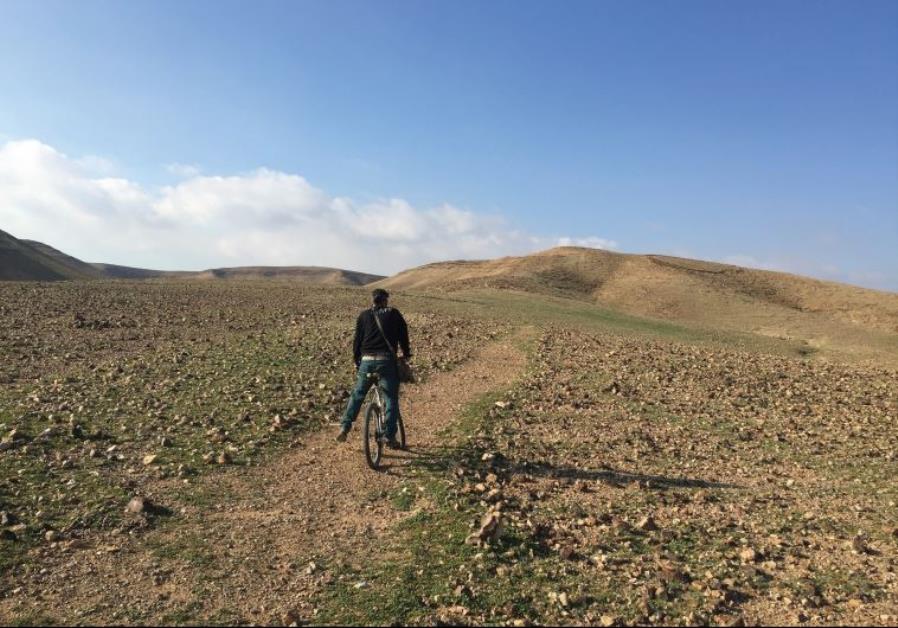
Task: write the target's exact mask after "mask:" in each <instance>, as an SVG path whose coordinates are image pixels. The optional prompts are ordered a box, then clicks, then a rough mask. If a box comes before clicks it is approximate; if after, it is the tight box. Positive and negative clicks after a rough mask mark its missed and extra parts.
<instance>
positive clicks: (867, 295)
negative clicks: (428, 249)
mask: <svg viewBox="0 0 898 628" xmlns="http://www.w3.org/2000/svg"><path fill="white" fill-rule="evenodd" d="M375 285H380V286H384V287H390V288H393V289H399V290H429V289H440V290H470V289H477V288H499V289H503V290H514V291H523V292H528V293H537V294H544V295H553V296H562V297H567V298H573V299H578V300H583V301H588V302H591V303H595V304H599V305H602V306H605V307H608V308H612V309H615V310H618V311H622V312H626V313H628V314H635V315H638V316H645V317H650V318H657V319H664V320H669V321H676V322H681V323H689V324H694V325H700V326H704V327H714V328H723V329H729V330H738V331H747V332H752V333H755V334H761V335H766V336H773V337H777V338H784V339H803V340H805V341H807V342H808V343H809V345H810V346H811V349H813V348H820V347H824V346H830V345H834V344H836V345H844V346H845V347H848V346H850V345H852V344H860V345H866V346H870V345H876V344H882V342H883V339H884V338H885V342H886V344H888V345H889V346H890V347H891V348H892V349H898V346H896V342H895V339H896V334H898V294H894V293H888V292H880V291H877V290H870V289H865V288H859V287H856V286H850V285H846V284H840V283H835V282H830V281H822V280H818V279H811V278H808V277H800V276H797V275H791V274H788V273H781V272H772V271H766V270H756V269H751V268H743V267H740V266H732V265H728V264H720V263H715V262H705V261H699V260H691V259H683V258H677V257H669V256H663V255H633V254H623V253H613V252H610V251H603V250H598V249H586V248H579V247H560V248H555V249H550V250H548V251H543V252H540V253H536V254H533V255H527V256H522V257H504V258H500V259H494V260H486V261H474V262H468V261H464V262H462V261H455V262H444V263H436V264H428V265H425V266H421V267H418V268H413V269H410V270H407V271H404V272H401V273H399V274H398V275H395V276H393V277H390V278H388V279H386V280H383V281H381V282H378V283H377V284H375ZM871 334H872V335H871Z"/></svg>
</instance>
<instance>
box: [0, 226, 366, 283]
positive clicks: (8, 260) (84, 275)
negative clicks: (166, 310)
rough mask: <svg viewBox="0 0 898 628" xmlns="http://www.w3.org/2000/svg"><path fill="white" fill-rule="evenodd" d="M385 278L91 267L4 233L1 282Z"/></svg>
mask: <svg viewBox="0 0 898 628" xmlns="http://www.w3.org/2000/svg"><path fill="white" fill-rule="evenodd" d="M383 278H384V277H383V276H382V275H372V274H369V273H362V272H356V271H351V270H343V269H340V268H325V267H320V266H246V267H237V268H214V269H210V270H203V271H166V270H151V269H147V268H133V267H130V266H119V265H117V264H102V263H96V264H89V263H87V262H82V261H81V260H79V259H76V258H74V257H72V256H71V255H67V254H65V253H63V252H62V251H59V250H57V249H55V248H53V247H52V246H49V245H47V244H44V243H43V242H36V241H34V240H19V239H18V238H16V237H14V236H12V235H10V234H8V233H6V232H4V231H0V281H61V280H81V279H202V280H207V279H208V280H211V279H246V280H252V279H283V280H290V281H302V282H307V283H316V284H326V285H342V286H361V285H365V284H368V283H371V282H374V281H379V280H381V279H383Z"/></svg>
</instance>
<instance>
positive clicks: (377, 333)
mask: <svg viewBox="0 0 898 628" xmlns="http://www.w3.org/2000/svg"><path fill="white" fill-rule="evenodd" d="M371 297H372V301H373V304H372V306H371V307H370V308H368V309H366V310H363V311H362V313H361V314H359V317H358V319H357V320H356V323H355V339H354V340H353V343H352V355H353V361H354V362H355V367H356V370H357V372H358V378H357V380H356V385H355V389H354V390H353V391H352V394H351V395H350V397H349V403H348V405H347V406H346V412H344V413H343V421H342V426H341V429H340V433H339V434H338V435H337V441H338V442H341V443H343V442H345V441H346V438H347V436H348V435H349V430H351V429H352V423H353V422H354V421H355V419H356V417H358V415H359V410H361V408H362V403H363V402H364V401H365V396H366V395H367V394H368V390H369V389H370V388H371V385H372V380H371V378H369V377H368V375H369V374H371V373H377V374H378V375H380V386H381V389H382V390H383V392H384V396H385V397H386V418H387V425H386V438H387V446H388V447H390V448H392V449H400V448H401V446H400V444H399V441H397V440H396V431H397V429H398V424H399V416H400V414H399V370H398V365H397V359H401V360H408V359H409V358H411V356H412V352H411V349H410V348H409V342H408V326H407V325H406V323H405V319H404V318H403V317H402V314H401V313H400V312H399V310H397V309H395V308H392V307H390V306H389V299H390V295H389V293H388V292H387V291H386V290H383V289H381V288H378V289H377V290H375V291H374V292H372V293H371ZM397 346H398V347H400V348H401V349H402V356H401V357H400V356H397V355H396V349H395V348H394V347H397Z"/></svg>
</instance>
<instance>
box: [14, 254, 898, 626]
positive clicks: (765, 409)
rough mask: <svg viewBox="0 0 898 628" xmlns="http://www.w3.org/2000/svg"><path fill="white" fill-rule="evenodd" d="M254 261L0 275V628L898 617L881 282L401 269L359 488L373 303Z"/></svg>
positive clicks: (551, 269) (491, 267)
mask: <svg viewBox="0 0 898 628" xmlns="http://www.w3.org/2000/svg"><path fill="white" fill-rule="evenodd" d="M8 250H9V251H13V245H10V247H9V249H8ZM29 251H38V252H39V253H41V251H40V249H39V248H37V247H34V246H31V248H30V249H29ZM14 254H15V255H20V256H21V255H22V249H21V248H19V249H16V250H14V251H13V252H11V253H8V255H9V256H10V259H12V257H11V256H12V255H14ZM41 254H42V255H44V256H45V257H46V258H53V256H51V255H50V254H49V253H48V252H46V251H43V252H42V253H41ZM30 255H32V256H31V257H30V259H31V260H32V261H31V262H29V263H34V264H36V263H37V262H35V261H34V260H38V261H42V263H44V264H47V265H49V264H50V262H47V261H46V260H45V259H44V258H38V257H35V256H34V255H33V254H30ZM4 259H5V258H4ZM72 259H74V258H72ZM55 261H56V263H60V262H59V258H58V257H56V258H55ZM75 261H77V260H75ZM68 263H70V262H68ZM34 267H35V266H33V267H32V268H34ZM56 268H57V270H58V268H59V267H58V266H57V267H56ZM93 268H96V266H93ZM82 270H83V269H82ZM251 274H252V277H250V278H247V277H246V276H244V275H241V274H240V273H237V274H236V275H231V276H229V277H228V278H227V280H219V279H221V278H220V277H211V278H206V280H200V279H199V278H197V277H184V276H180V277H179V276H169V277H155V278H152V279H150V280H149V281H136V280H132V279H116V280H112V279H109V278H108V276H96V277H93V278H91V279H89V280H88V279H84V278H83V277H79V278H77V280H70V281H57V282H45V281H21V282H0V436H2V443H0V511H2V515H0V516H2V522H0V523H2V535H3V538H2V540H0V549H2V551H0V623H3V624H20V625H21V624H55V623H63V624H122V623H127V624H146V625H152V624H159V623H167V624H197V623H210V624H229V625H233V624H238V625H249V624H276V625H306V624H346V623H349V624H372V623H373V624H394V623H402V624H420V625H433V624H492V625H512V626H522V625H531V624H564V625H575V624H598V625H608V626H612V625H635V624H640V625H645V624H655V625H664V624H678V625H697V624H714V625H748V624H791V625H840V624H876V625H889V624H895V623H896V622H898V575H896V558H898V527H896V526H898V523H896V522H898V506H896V501H898V487H896V483H895V482H894V478H895V477H896V474H898V460H896V455H898V427H896V418H898V383H896V382H898V370H896V368H898V361H896V360H898V350H896V347H898V328H896V312H898V306H896V299H898V296H896V295H894V294H889V293H880V292H875V291H868V290H863V289H859V288H854V287H850V286H843V285H840V284H830V283H826V282H818V281H817V280H810V279H806V278H798V277H793V276H788V275H782V274H779V273H765V272H764V271H752V270H748V269H739V268H738V267H727V266H723V265H716V264H711V263H707V262H697V261H693V260H677V259H672V258H662V257H658V256H623V255H619V254H613V253H605V252H601V251H586V250H583V249H554V250H553V251H549V252H546V253H543V254H539V255H535V256H530V257H527V258H506V259H504V260H495V261H489V262H465V263H446V264H442V265H431V266H428V267H424V268H422V269H412V270H410V271H407V272H406V273H401V274H399V275H397V276H395V277H392V278H389V279H385V280H382V281H381V283H377V284H374V285H386V286H389V287H390V288H391V291H393V293H394V297H393V302H394V305H396V306H397V307H398V308H400V309H401V310H402V311H403V313H404V314H405V316H406V318H407V320H408V322H409V326H410V328H411V333H412V343H413V348H414V350H415V359H414V366H415V368H416V369H417V372H418V374H419V376H420V382H419V383H418V384H416V385H413V386H407V387H405V388H404V389H403V402H402V403H403V413H404V417H405V421H406V426H407V429H408V433H409V447H408V449H407V450H406V451H401V452H396V453H393V454H391V455H390V457H389V458H388V461H387V462H388V464H387V467H386V469H385V470H384V471H383V472H380V473H376V472H373V471H371V470H369V469H368V468H367V466H366V464H365V460H364V456H363V454H362V443H361V438H360V436H359V429H358V425H359V424H358V423H357V424H356V429H355V430H354V431H353V432H352V434H351V438H350V441H349V442H348V443H346V444H343V445H338V444H336V443H334V442H333V436H334V434H335V431H336V424H335V421H336V419H337V417H338V416H339V415H340V413H341V412H342V410H343V407H344V404H345V401H346V397H347V395H348V391H349V388H350V386H351V384H352V381H353V366H352V363H351V350H350V343H351V331H352V329H353V324H354V320H355V316H356V314H357V313H358V310H359V309H361V308H362V307H364V305H365V304H366V302H367V299H368V293H369V291H370V288H369V287H360V286H356V285H351V283H352V282H351V281H349V282H347V281H344V280H340V281H339V282H338V281H334V280H333V275H328V277H330V279H328V280H327V281H325V282H323V283H311V282H310V281H315V280H314V279H312V280H310V281H300V280H297V279H296V278H292V279H286V278H284V277H274V278H264V277H265V275H264V273H261V278H260V276H259V275H260V273H251ZM120 276H122V275H120ZM70 279H71V278H70ZM375 279H378V278H376V277H375ZM340 284H346V285H340ZM695 304H699V305H700V306H701V307H698V306H696V305H695Z"/></svg>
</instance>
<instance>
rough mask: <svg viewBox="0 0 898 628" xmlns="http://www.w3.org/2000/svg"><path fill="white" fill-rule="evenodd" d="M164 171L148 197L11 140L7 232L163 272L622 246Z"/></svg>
mask: <svg viewBox="0 0 898 628" xmlns="http://www.w3.org/2000/svg"><path fill="white" fill-rule="evenodd" d="M166 168H167V170H168V171H169V172H170V173H172V174H174V175H176V176H177V177H178V178H179V180H178V181H177V183H175V184H173V185H169V186H163V187H160V188H155V189H150V188H147V187H146V186H143V185H141V184H140V183H139V182H136V181H131V180H128V179H125V178H120V177H115V176H112V175H111V173H112V172H114V170H115V169H114V166H113V164H111V163H110V162H108V161H106V160H103V159H102V158H99V157H95V156H86V157H82V158H79V159H74V158H71V157H69V156H67V155H65V154H63V153H61V152H60V151H58V150H56V149H55V148H53V147H51V146H48V145H47V144H45V143H42V142H40V141H38V140H33V139H29V140H17V141H8V142H6V143H5V144H2V145H0V229H3V230H4V231H8V232H10V233H12V234H13V235H15V236H17V237H23V238H31V239H39V240H42V241H44V242H46V243H47V244H50V245H51V246H54V247H56V248H59V249H61V250H63V251H65V252H67V253H70V254H72V255H75V256H77V257H80V258H82V259H85V260H87V261H92V262H108V263H116V264H125V265H135V266H143V267H154V268H160V269H164V270H168V269H185V270H198V269H204V268H212V267H218V266H237V265H239V266H243V265H319V266H335V267H340V268H349V269H355V270H366V271H370V272H379V273H384V274H389V273H394V272H397V271H399V270H401V269H404V268H408V267H410V266H414V265H418V264H422V263H425V262H430V261H437V260H445V259H464V258H467V259H471V258H488V257H496V256H500V255H512V254H522V253H527V252H531V251H535V250H540V249H545V248H549V247H552V246H558V245H576V246H589V247H595V248H606V249H615V248H617V246H618V245H617V243H616V242H614V241H613V240H609V239H605V238H601V237H596V236H592V237H586V238H569V237H549V236H542V235H533V234H528V233H524V232H522V231H520V230H518V229H516V228H514V226H513V225H511V224H510V223H509V221H508V220H507V219H506V218H504V217H503V216H501V215H489V214H483V213H478V212H473V211H470V210H467V209H461V208H458V207H455V206H453V205H450V204H443V205H439V206H436V207H424V208H422V207H415V206H413V205H412V204H410V203H409V202H408V201H406V200H403V199H401V198H389V199H381V200H377V201H374V202H366V203H359V202H357V201H355V200H353V199H351V198H345V197H337V196H331V195H329V194H327V193H326V192H325V191H323V190H321V189H318V188H316V187H315V186H313V185H312V184H311V183H309V182H308V181H307V180H306V179H304V178H303V177H302V176H299V175H297V174H292V173H286V172H280V171H277V170H270V169H267V168H259V169H256V170H253V171H250V172H246V173H242V174H237V175H231V176H212V175H205V174H201V171H200V170H199V168H197V167H196V166H193V165H184V164H169V165H168V166H167V167H166Z"/></svg>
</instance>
